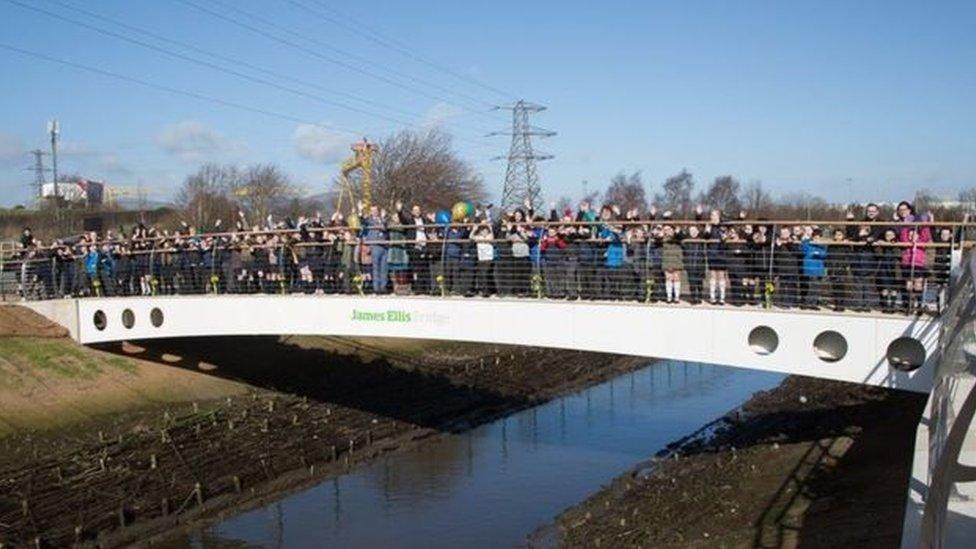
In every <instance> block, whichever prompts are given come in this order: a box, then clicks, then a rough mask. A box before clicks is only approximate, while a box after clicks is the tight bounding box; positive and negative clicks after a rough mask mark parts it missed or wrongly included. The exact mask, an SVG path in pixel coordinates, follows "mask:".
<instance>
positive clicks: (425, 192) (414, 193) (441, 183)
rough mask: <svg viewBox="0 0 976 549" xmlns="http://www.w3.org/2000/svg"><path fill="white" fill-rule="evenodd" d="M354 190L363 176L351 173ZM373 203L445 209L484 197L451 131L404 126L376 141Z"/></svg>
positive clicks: (357, 188) (480, 184)
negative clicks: (413, 129) (399, 201)
mask: <svg viewBox="0 0 976 549" xmlns="http://www.w3.org/2000/svg"><path fill="white" fill-rule="evenodd" d="M350 179H351V183H352V185H353V187H354V190H355V191H356V194H357V195H360V193H361V177H359V176H358V175H356V174H353V176H352V177H351V178H350ZM372 197H373V202H374V203H376V204H378V205H380V206H385V207H389V206H392V205H393V203H394V202H395V201H397V200H401V201H403V202H404V203H405V204H421V205H423V206H424V207H430V208H449V207H451V205H453V204H454V203H456V202H459V201H470V202H475V203H480V202H483V201H484V200H485V198H486V193H485V185H484V181H483V180H482V178H481V176H480V175H478V174H477V173H476V172H475V170H474V169H473V168H472V167H471V166H470V165H469V164H468V163H467V162H465V161H464V160H462V159H461V158H460V157H459V156H458V154H457V152H456V151H455V150H454V147H453V145H452V140H451V136H450V135H449V134H447V133H445V132H444V131H443V130H440V129H438V128H434V129H430V130H426V131H422V132H417V131H410V130H405V131H402V132H400V133H397V134H395V135H392V136H390V137H388V138H387V139H385V140H383V141H382V142H381V143H380V144H379V150H378V151H377V152H376V154H375V156H374V159H373V186H372Z"/></svg>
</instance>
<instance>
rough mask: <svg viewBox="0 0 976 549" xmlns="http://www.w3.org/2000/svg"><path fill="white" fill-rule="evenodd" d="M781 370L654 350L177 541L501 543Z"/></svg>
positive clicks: (521, 535)
mask: <svg viewBox="0 0 976 549" xmlns="http://www.w3.org/2000/svg"><path fill="white" fill-rule="evenodd" d="M780 381H782V376H781V375H778V374H771V373H765V372H756V371H748V370H736V369H731V368H724V367H719V366H712V365H703V364H694V363H679V362H658V363H655V364H654V365H652V366H649V367H647V368H644V369H641V370H639V371H635V372H632V373H628V374H624V375H622V376H620V377H617V378H614V379H612V380H610V381H607V382H604V383H602V384H599V385H596V386H593V387H591V388H589V389H586V390H583V391H581V392H579V393H576V394H573V395H570V396H566V397H562V398H559V399H556V400H553V401H550V402H548V403H545V404H542V405H539V406H536V407H534V408H530V409H527V410H524V411H521V412H518V413H516V414H513V415H510V416H508V417H506V418H503V419H499V420H497V421H494V422H491V423H488V424H485V425H482V426H480V427H476V428H474V429H471V430H468V431H466V432H463V433H460V434H456V435H447V436H443V437H438V438H436V439H433V440H430V441H429V442H427V443H425V444H422V445H419V446H417V447H415V448H410V449H406V450H404V451H401V452H395V453H391V454H387V455H384V456H381V457H379V458H378V459H376V460H373V461H371V462H368V463H364V464H361V465H359V466H357V467H355V468H353V469H352V470H351V471H350V472H349V473H348V474H345V475H343V476H340V477H337V478H334V479H332V480H329V481H327V482H324V483H322V484H319V485H317V486H315V487H313V488H310V489H307V490H305V491H302V492H300V493H296V494H294V495H291V496H288V497H286V498H284V499H281V500H279V501H276V502H274V503H271V504H269V505H267V506H266V507H263V508H259V509H256V510H253V511H249V512H245V513H243V514H240V515H237V516H234V517H232V518H229V519H226V520H224V521H222V522H218V523H216V524H214V525H212V526H208V527H206V528H204V529H202V530H199V531H197V532H195V533H194V534H192V535H190V536H189V537H186V538H182V539H178V540H173V541H174V544H175V545H190V546H193V547H216V546H226V544H227V543H234V542H243V543H246V544H248V545H260V546H266V547H285V546H287V547H316V546H322V545H334V546H342V547H377V546H384V547H391V546H398V547H415V546H424V545H428V544H430V543H437V544H438V545H449V546H466V547H499V546H513V545H519V544H522V543H524V541H525V539H526V536H527V535H528V534H530V533H531V532H532V531H533V530H535V529H536V528H537V527H538V526H540V525H542V524H545V523H547V522H550V521H551V520H552V519H553V518H554V517H555V516H556V515H557V514H558V513H560V512H561V511H562V510H564V509H566V508H567V507H569V506H572V505H574V504H576V503H577V502H579V501H580V500H582V499H584V498H586V497H587V496H588V495H589V494H591V493H592V492H594V491H596V490H598V489H599V488H600V487H601V486H602V485H604V484H606V483H607V482H609V481H610V480H612V479H613V478H614V477H616V476H618V475H620V474H621V473H622V472H624V471H626V470H627V469H629V468H631V467H633V466H634V465H635V464H636V463H638V462H640V461H642V460H644V459H646V458H647V456H649V455H652V454H654V453H655V452H656V451H657V450H659V449H660V448H662V447H664V446H665V445H666V444H667V443H669V442H671V441H673V440H675V439H678V438H681V437H682V436H684V435H686V434H688V433H690V432H692V431H694V430H696V429H698V428H699V427H700V426H701V425H703V424H705V423H707V422H709V421H711V420H713V419H715V418H716V417H718V416H721V415H723V414H724V413H726V412H727V411H728V410H729V409H731V408H734V407H736V406H737V405H739V404H741V403H742V402H744V401H745V400H747V399H748V398H749V397H750V396H751V395H752V394H753V393H755V392H756V391H759V390H764V389H769V388H771V387H774V386H776V385H777V384H778V383H779V382H780Z"/></svg>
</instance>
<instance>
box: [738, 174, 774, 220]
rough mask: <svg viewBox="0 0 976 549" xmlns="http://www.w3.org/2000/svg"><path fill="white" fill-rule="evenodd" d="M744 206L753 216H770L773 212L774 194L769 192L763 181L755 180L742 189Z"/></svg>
mask: <svg viewBox="0 0 976 549" xmlns="http://www.w3.org/2000/svg"><path fill="white" fill-rule="evenodd" d="M741 202H742V206H743V207H744V208H745V209H746V210H747V211H748V212H749V213H750V214H752V215H753V216H768V215H770V214H771V213H772V210H773V206H774V205H775V204H774V202H773V196H772V195H771V194H769V191H767V190H766V189H765V188H764V187H763V184H762V181H753V182H751V183H749V184H748V185H746V188H745V189H743V190H742V198H741Z"/></svg>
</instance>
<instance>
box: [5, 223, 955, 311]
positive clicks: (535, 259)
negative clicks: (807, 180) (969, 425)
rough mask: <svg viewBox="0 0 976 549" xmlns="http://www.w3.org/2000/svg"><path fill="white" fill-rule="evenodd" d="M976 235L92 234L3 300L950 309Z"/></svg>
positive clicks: (24, 256) (751, 227)
mask: <svg viewBox="0 0 976 549" xmlns="http://www.w3.org/2000/svg"><path fill="white" fill-rule="evenodd" d="M971 228H972V225H969V224H958V223H894V222H890V223H881V222H873V223H871V222H856V223H855V222H823V223H811V222H797V221H792V222H779V221H777V222H745V221H739V222H729V223H722V224H720V225H715V226H712V225H709V224H707V223H703V222H693V221H608V222H533V223H524V224H495V225H488V224H479V223H465V224H450V225H426V226H423V227H422V231H421V232H420V234H421V235H422V236H421V237H419V239H418V237H417V236H416V235H417V234H418V232H417V229H418V227H417V226H414V225H409V226H404V225H387V226H384V227H382V228H376V227H372V228H367V229H366V230H354V229H352V228H349V227H344V226H337V227H303V228H299V229H285V230H280V229H278V230H251V231H239V232H222V233H207V234H198V235H181V234H178V233H177V234H173V235H169V234H164V235H160V236H156V237H152V238H132V239H102V240H94V239H93V240H86V239H84V238H82V239H78V240H76V241H75V242H73V243H70V244H60V245H57V246H52V247H47V248H37V249H29V250H19V251H18V253H17V254H16V257H11V256H10V254H8V256H7V258H6V259H4V260H3V263H2V264H0V293H3V294H4V295H5V296H8V297H14V296H19V297H20V298H22V299H31V300H34V299H52V298H60V297H113V296H131V295H177V294H248V293H275V294H291V293H306V294H323V293H324V294H335V293H346V294H363V295H373V294H382V293H396V294H401V295H407V294H418V295H434V296H445V297H447V296H464V297H475V296H482V297H488V296H502V297H519V298H535V299H590V300H626V301H638V302H645V303H669V302H670V303H676V302H680V303H685V304H689V305H696V304H699V303H712V304H721V305H731V306H750V307H764V308H794V307H796V308H807V309H818V308H831V309H835V310H855V311H880V312H886V313H910V314H917V313H933V314H935V313H938V312H939V311H941V310H942V309H943V308H944V306H945V304H946V303H947V301H948V297H949V284H948V281H949V273H950V270H951V269H952V266H953V265H954V264H958V262H959V257H960V255H961V253H962V250H963V249H965V248H968V247H969V245H968V243H967V242H966V237H967V233H968V232H969V231H970V230H971ZM886 231H890V232H889V234H887V237H886V235H885V232H886ZM377 235H379V236H381V237H382V238H376V236H377ZM760 235H761V236H760ZM367 236H373V238H367ZM875 238H876V239H875Z"/></svg>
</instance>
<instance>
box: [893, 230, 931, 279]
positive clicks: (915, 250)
mask: <svg viewBox="0 0 976 549" xmlns="http://www.w3.org/2000/svg"><path fill="white" fill-rule="evenodd" d="M912 228H913V227H912V226H911V225H908V226H905V227H902V228H901V230H900V231H899V232H898V241H899V242H905V243H911V241H912V240H911V232H912ZM929 242H932V230H931V229H929V228H928V227H920V228H919V229H918V238H917V239H916V243H918V244H922V245H924V244H927V243H929ZM927 265H928V255H927V254H926V248H925V247H924V246H906V247H905V248H904V249H902V251H901V266H902V267H920V268H924V267H926V266H927Z"/></svg>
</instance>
